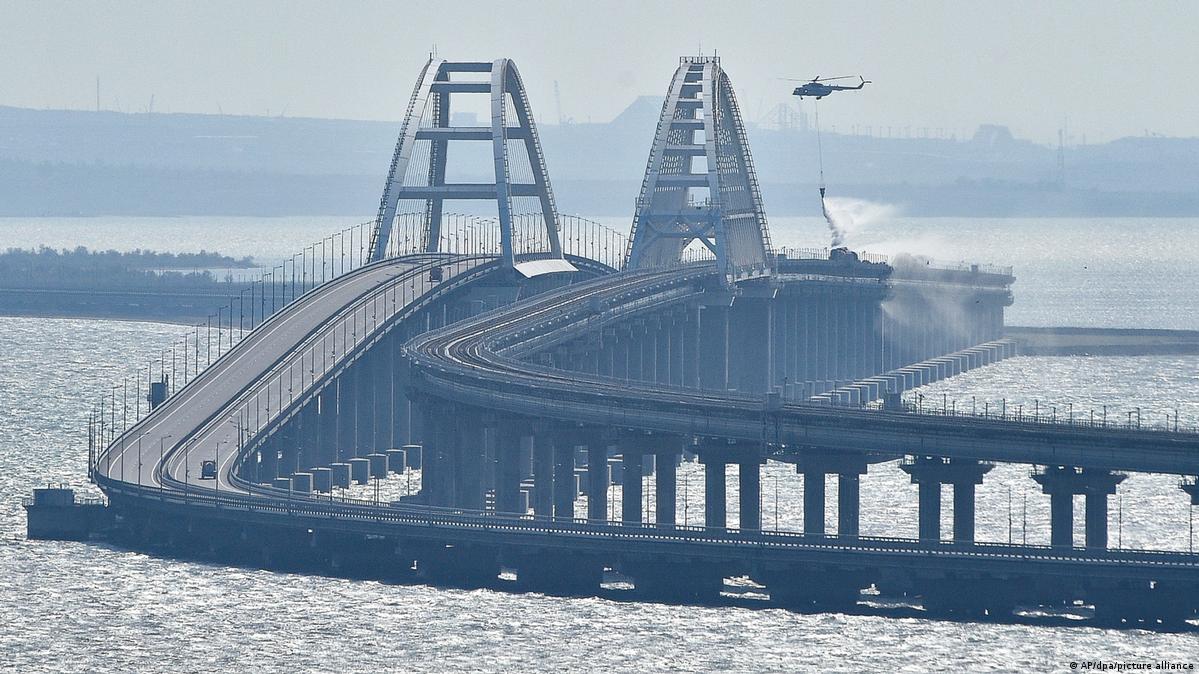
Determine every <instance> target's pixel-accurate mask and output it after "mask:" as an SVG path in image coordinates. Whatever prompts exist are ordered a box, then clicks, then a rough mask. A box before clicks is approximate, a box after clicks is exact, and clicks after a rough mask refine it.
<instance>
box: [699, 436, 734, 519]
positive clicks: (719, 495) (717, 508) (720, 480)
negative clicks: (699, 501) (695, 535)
mask: <svg viewBox="0 0 1199 674" xmlns="http://www.w3.org/2000/svg"><path fill="white" fill-rule="evenodd" d="M700 461H701V462H702V463H703V464H704V526H706V527H714V528H720V529H723V528H725V527H726V526H728V510H727V508H728V504H727V502H726V501H727V498H726V493H725V490H726V487H725V479H724V467H725V459H724V457H723V456H709V457H706V458H705V457H704V456H703V455H702V454H701V455H700Z"/></svg>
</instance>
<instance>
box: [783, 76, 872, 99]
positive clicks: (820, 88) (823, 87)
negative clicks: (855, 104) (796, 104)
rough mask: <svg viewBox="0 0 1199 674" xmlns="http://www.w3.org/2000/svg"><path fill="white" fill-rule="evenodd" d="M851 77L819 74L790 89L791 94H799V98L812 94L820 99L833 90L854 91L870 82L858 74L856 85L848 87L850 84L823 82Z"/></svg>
mask: <svg viewBox="0 0 1199 674" xmlns="http://www.w3.org/2000/svg"><path fill="white" fill-rule="evenodd" d="M852 77H853V75H844V76H841V77H824V78H822V77H820V76H816V77H815V78H813V79H812V80H810V81H808V82H806V83H804V84H803V86H798V87H795V91H792V92H791V95H792V96H799V98H800V100H803V97H804V96H808V97H813V96H814V97H815V98H816V100H820V99H822V98H824V97H825V96H828V95H829V94H831V93H833V92H834V91H856V90H858V89H861V88H862V87H864V86H866V85H867V84H870V80H868V79H866V78H864V77H862V76H861V75H858V86H856V87H850V86H845V85H841V84H825V82H833V81H835V80H846V79H850V78H852ZM792 81H803V80H792Z"/></svg>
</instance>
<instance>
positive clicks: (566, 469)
mask: <svg viewBox="0 0 1199 674" xmlns="http://www.w3.org/2000/svg"><path fill="white" fill-rule="evenodd" d="M574 441H575V437H574V433H573V432H570V431H568V432H565V433H563V432H558V433H554V434H553V437H552V439H551V442H552V443H553V454H554V489H553V490H554V517H566V518H571V519H573V518H574V516H575V497H576V496H577V495H578V494H577V493H576V491H575V446H574Z"/></svg>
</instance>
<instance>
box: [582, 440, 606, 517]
mask: <svg viewBox="0 0 1199 674" xmlns="http://www.w3.org/2000/svg"><path fill="white" fill-rule="evenodd" d="M587 519H589V520H601V521H607V519H608V445H607V444H606V443H605V442H603V441H602V440H599V439H595V438H593V439H591V440H590V441H589V442H588V443H587Z"/></svg>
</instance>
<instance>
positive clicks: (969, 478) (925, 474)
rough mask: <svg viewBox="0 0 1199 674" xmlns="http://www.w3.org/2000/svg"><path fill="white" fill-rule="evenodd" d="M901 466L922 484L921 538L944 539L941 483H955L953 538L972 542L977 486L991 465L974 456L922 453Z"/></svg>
mask: <svg viewBox="0 0 1199 674" xmlns="http://www.w3.org/2000/svg"><path fill="white" fill-rule="evenodd" d="M901 468H902V469H903V471H904V472H906V473H907V474H908V475H910V476H911V480H912V482H913V483H915V484H917V485H918V486H919V499H920V513H919V530H920V540H922V541H939V540H941V485H943V484H952V485H953V540H954V542H957V543H973V542H974V491H975V489H974V488H975V485H979V484H982V481H983V476H984V475H986V474H987V473H988V472H989V471H990V470H991V468H992V466H991V465H990V464H985V463H980V462H978V461H975V460H973V459H950V460H945V459H942V458H940V457H927V456H921V457H916V458H915V459H914V460H913V461H912V462H911V463H906V464H904V465H902V466H901Z"/></svg>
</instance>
